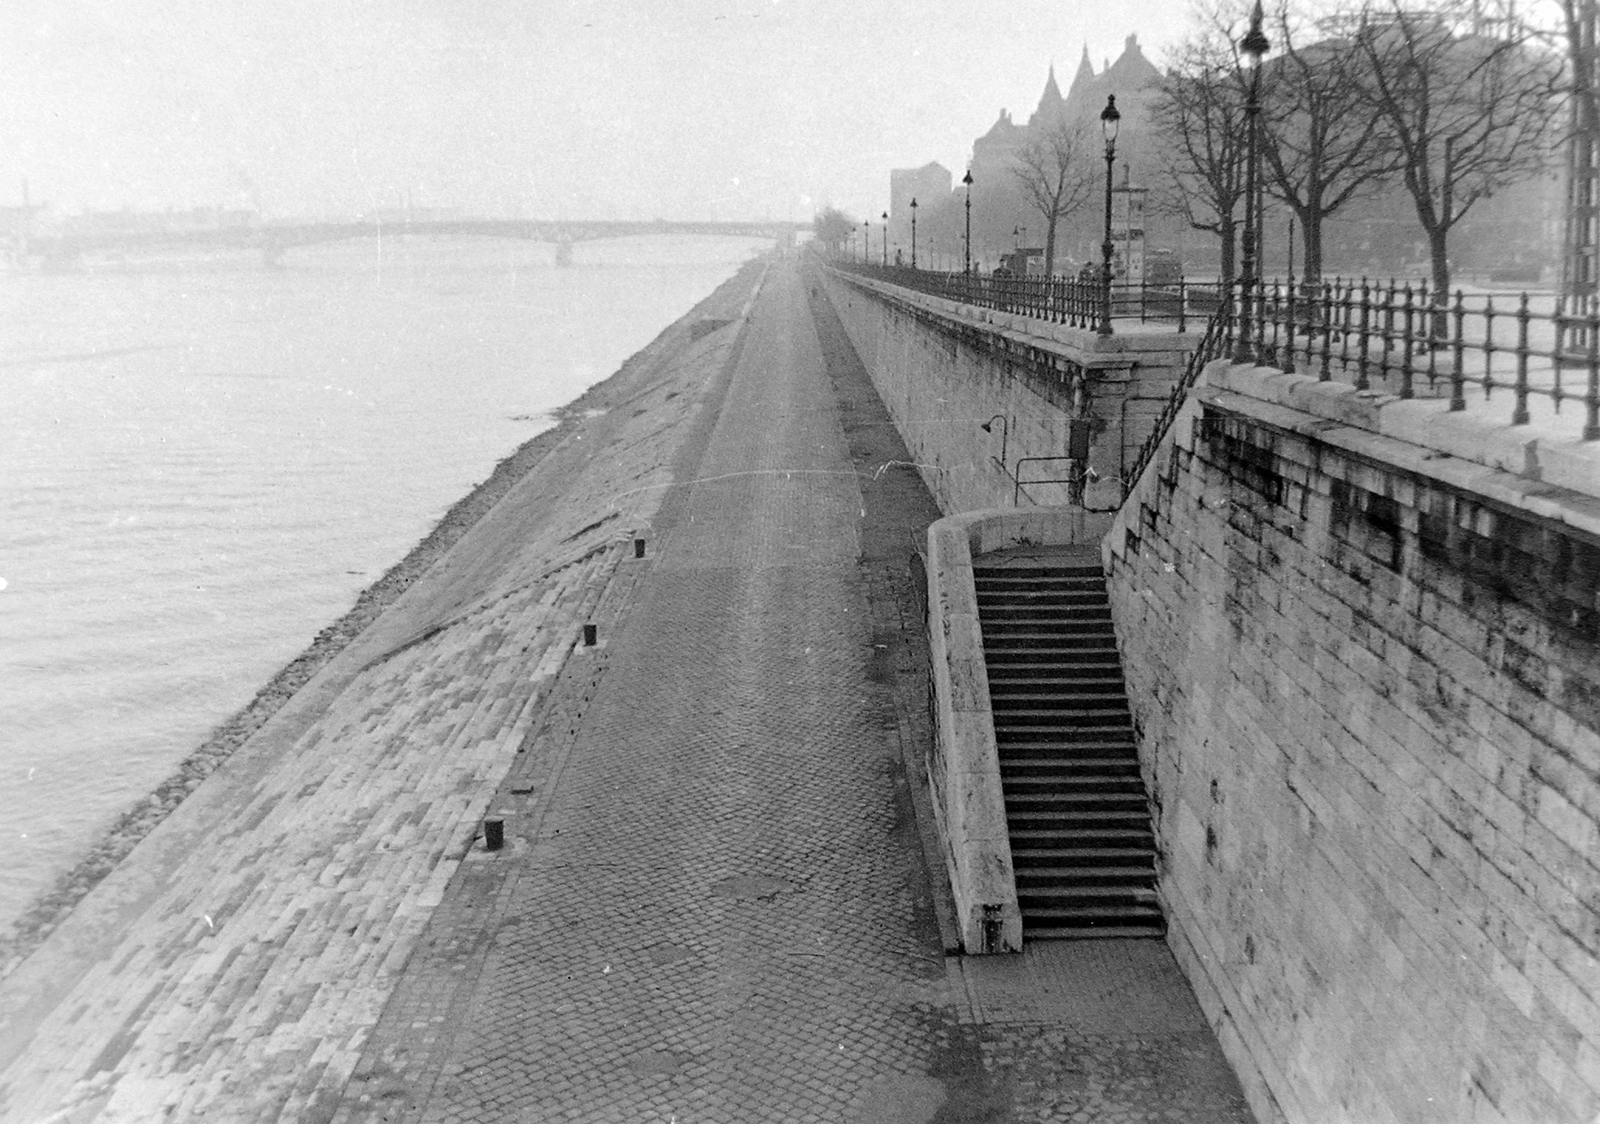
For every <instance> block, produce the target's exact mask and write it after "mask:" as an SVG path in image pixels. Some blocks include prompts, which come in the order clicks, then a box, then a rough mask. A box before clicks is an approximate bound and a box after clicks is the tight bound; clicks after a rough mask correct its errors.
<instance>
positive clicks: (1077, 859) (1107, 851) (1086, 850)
mask: <svg viewBox="0 0 1600 1124" xmlns="http://www.w3.org/2000/svg"><path fill="white" fill-rule="evenodd" d="M1155 859H1156V852H1155V850H1154V848H1151V847H1026V848H1019V847H1012V849H1011V861H1012V862H1013V863H1014V864H1019V865H1020V864H1023V863H1026V864H1027V865H1028V866H1030V867H1032V866H1035V865H1050V864H1052V863H1054V864H1061V865H1068V866H1071V865H1077V864H1088V865H1090V866H1117V865H1121V864H1126V865H1128V866H1133V867H1139V868H1142V867H1143V866H1145V865H1146V864H1148V865H1151V866H1154V864H1155Z"/></svg>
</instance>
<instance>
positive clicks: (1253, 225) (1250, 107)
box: [1233, 0, 1270, 363]
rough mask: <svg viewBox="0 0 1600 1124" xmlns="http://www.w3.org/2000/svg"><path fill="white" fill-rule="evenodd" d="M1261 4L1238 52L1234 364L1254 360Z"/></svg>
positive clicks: (1263, 37)
mask: <svg viewBox="0 0 1600 1124" xmlns="http://www.w3.org/2000/svg"><path fill="white" fill-rule="evenodd" d="M1261 20H1262V12H1261V0H1256V6H1255V10H1254V11H1252V12H1251V13H1250V30H1249V31H1247V32H1245V36H1244V38H1243V39H1241V40H1240V41H1239V49H1240V50H1242V51H1243V52H1244V53H1245V55H1246V56H1247V57H1248V58H1249V59H1250V92H1249V95H1248V96H1247V97H1246V99H1245V103H1244V117H1245V130H1246V145H1247V147H1246V149H1245V153H1246V155H1245V165H1244V261H1243V262H1242V263H1241V265H1240V277H1239V319H1238V336H1237V339H1236V342H1235V347H1234V353H1233V358H1234V362H1236V363H1249V362H1253V361H1254V359H1255V356H1254V349H1253V348H1252V347H1251V346H1250V297H1251V289H1252V288H1253V287H1254V286H1255V283H1256V276H1255V275H1256V268H1257V264H1258V263H1257V261H1256V257H1257V246H1256V242H1257V239H1258V237H1259V235H1258V233H1257V228H1258V227H1259V226H1260V225H1261V214H1260V211H1261V203H1260V200H1259V199H1257V198H1256V195H1257V188H1256V181H1257V180H1258V179H1259V178H1260V174H1261V172H1260V152H1259V149H1260V147H1261V146H1260V141H1259V136H1258V130H1259V128H1260V124H1259V118H1260V117H1261V98H1260V91H1261V59H1262V56H1264V55H1265V54H1266V53H1267V48H1268V46H1270V44H1268V42H1267V37H1266V35H1265V33H1263V32H1262V30H1261Z"/></svg>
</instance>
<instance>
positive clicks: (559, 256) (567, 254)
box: [556, 238, 572, 265]
mask: <svg viewBox="0 0 1600 1124" xmlns="http://www.w3.org/2000/svg"><path fill="white" fill-rule="evenodd" d="M556 264H557V265H571V264H572V240H571V239H570V238H563V239H561V240H560V241H559V242H557V243H556Z"/></svg>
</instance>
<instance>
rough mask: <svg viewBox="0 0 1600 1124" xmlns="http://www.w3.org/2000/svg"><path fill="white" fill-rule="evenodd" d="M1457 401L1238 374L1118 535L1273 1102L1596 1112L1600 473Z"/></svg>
mask: <svg viewBox="0 0 1600 1124" xmlns="http://www.w3.org/2000/svg"><path fill="white" fill-rule="evenodd" d="M1441 408H1442V404H1423V403H1399V402H1396V401H1395V400H1392V399H1384V398H1382V397H1381V396H1377V395H1371V394H1367V395H1360V394H1356V393H1355V392H1353V390H1351V389H1350V388H1342V389H1341V388H1333V387H1329V386H1328V385H1327V384H1322V385H1321V386H1319V385H1317V384H1315V383H1314V382H1313V381H1310V380H1304V379H1293V378H1288V377H1285V376H1281V375H1275V374H1274V373H1272V372H1266V371H1252V370H1247V369H1243V368H1232V367H1230V366H1229V365H1228V364H1226V363H1220V364H1214V365H1213V367H1212V368H1211V369H1208V372H1207V377H1206V379H1205V380H1204V382H1203V383H1202V385H1201V386H1200V387H1199V388H1197V390H1196V392H1195V394H1194V395H1192V396H1191V401H1190V403H1189V404H1188V405H1187V406H1186V407H1185V409H1184V411H1183V413H1182V414H1181V415H1180V417H1179V420H1178V423H1177V424H1176V425H1175V426H1174V429H1173V432H1172V435H1171V436H1170V437H1169V439H1168V441H1167V444H1166V446H1165V447H1164V448H1163V449H1162V450H1161V452H1160V454H1159V455H1158V456H1157V457H1156V458H1155V460H1154V462H1153V463H1152V464H1151V466H1150V469H1149V470H1148V472H1147V473H1146V475H1145V478H1144V479H1143V480H1142V481H1140V483H1139V486H1138V488H1137V490H1136V492H1135V494H1134V496H1133V497H1132V499H1131V500H1130V502H1129V504H1128V505H1127V506H1126V507H1125V508H1124V510H1123V511H1122V512H1121V513H1120V515H1119V516H1118V520H1117V524H1116V526H1115V527H1114V528H1113V529H1112V532H1111V533H1110V535H1109V536H1108V537H1107V541H1106V544H1105V554H1106V559H1107V569H1108V584H1109V588H1110V592H1111V598H1112V606H1113V612H1114V615H1115V618H1116V624H1117V633H1118V637H1119V642H1120V644H1121V646H1122V649H1123V652H1122V655H1123V665H1124V668H1125V669H1126V672H1127V677H1128V689H1129V696H1130V699H1131V702H1132V706H1133V710H1134V718H1135V723H1136V728H1137V731H1138V734H1139V737H1140V741H1141V756H1142V761H1143V766H1144V771H1145V774H1146V776H1145V779H1146V782H1147V784H1148V785H1149V786H1150V792H1151V795H1152V801H1153V804H1154V808H1155V812H1156V814H1157V832H1158V840H1159V843H1160V848H1161V883H1160V885H1161V893H1162V896H1163V899H1164V905H1165V908H1166V910H1167V914H1168V918H1169V922H1170V926H1171V930H1170V931H1171V937H1170V939H1171V941H1172V943H1173V946H1174V949H1175V951H1176V952H1177V954H1178V957H1179V960H1180V963H1182V964H1183V966H1184V969H1185V971H1186V972H1187V974H1188V975H1189V977H1190V980H1191V982H1192V983H1193V984H1194V986H1195V989H1196V992H1197V994H1198V995H1199V997H1200V1000H1201V1004H1202V1007H1203V1008H1204V1009H1205V1010H1206V1012H1207V1015H1208V1017H1209V1018H1210V1019H1211V1021H1212V1022H1213V1024H1214V1025H1215V1026H1216V1027H1217V1029H1218V1032H1219V1037H1220V1039H1221V1041H1222V1042H1223V1046H1224V1049H1225V1051H1226V1052H1227V1053H1228V1055H1229V1057H1230V1060H1231V1061H1232V1062H1233V1064H1234V1066H1235V1068H1236V1069H1237V1071H1238V1072H1239V1075H1240V1077H1241V1080H1242V1081H1243V1083H1244V1085H1245V1087H1246V1089H1247V1091H1248V1093H1249V1095H1250V1097H1251V1100H1252V1103H1253V1105H1254V1107H1255V1109H1256V1112H1257V1114H1258V1116H1259V1118H1260V1119H1261V1120H1262V1121H1263V1122H1266V1121H1271V1120H1277V1119H1285V1120H1289V1121H1307V1122H1320V1121H1327V1120H1352V1121H1356V1120H1359V1121H1408V1122H1409V1121H1441V1122H1445V1121H1449V1122H1455V1121H1468V1120H1471V1121H1502V1120H1503V1121H1572V1122H1575V1124H1576V1122H1583V1124H1589V1122H1590V1121H1592V1120H1593V1119H1595V1114H1596V1112H1597V1111H1600V960H1597V959H1596V951H1597V949H1600V649H1597V647H1596V642H1597V638H1600V501H1597V500H1596V498H1595V496H1594V494H1593V492H1594V485H1595V483H1596V482H1597V481H1600V473H1597V472H1596V471H1595V461H1594V460H1593V451H1592V450H1587V449H1586V448H1585V447H1583V446H1578V445H1573V444H1571V443H1569V444H1568V445H1566V446H1561V447H1559V448H1558V447H1556V446H1555V445H1552V444H1547V445H1546V446H1545V455H1544V456H1543V457H1542V458H1541V457H1536V458H1532V460H1531V461H1529V460H1528V459H1527V458H1524V457H1520V456H1518V455H1517V453H1518V450H1519V449H1526V448H1532V447H1534V445H1533V444H1531V442H1534V441H1535V440H1536V438H1537V435H1535V434H1531V433H1529V432H1528V431H1527V430H1526V429H1522V430H1519V431H1512V432H1511V433H1510V434H1506V433H1505V432H1504V427H1502V432H1501V433H1500V434H1499V435H1498V436H1492V435H1487V434H1483V435H1477V437H1476V438H1475V437H1474V435H1472V434H1470V433H1467V432H1466V431H1465V430H1460V432H1456V433H1455V435H1454V437H1453V438H1452V444H1451V445H1450V448H1451V449H1453V450H1454V451H1455V452H1456V453H1457V454H1460V453H1463V452H1467V451H1472V450H1477V451H1478V452H1479V456H1478V459H1479V460H1480V461H1481V462H1483V463H1472V462H1469V461H1467V460H1463V459H1461V457H1460V456H1459V455H1456V456H1452V455H1448V453H1447V452H1446V451H1444V450H1442V449H1441V444H1442V443H1441V442H1439V441H1437V440H1435V438H1438V437H1439V436H1440V435H1441V434H1442V433H1444V432H1445V431H1446V430H1447V429H1449V428H1450V427H1456V429H1460V427H1461V426H1462V425H1465V424H1466V423H1464V422H1462V421H1460V420H1459V416H1458V417H1457V418H1456V419H1451V418H1449V417H1448V416H1436V415H1439V411H1440V409H1441ZM1408 432H1409V433H1413V434H1418V435H1421V436H1419V438H1418V439H1417V440H1411V441H1408V440H1404V439H1402V435H1404V434H1405V433H1408ZM1491 436H1492V439H1491ZM1502 454H1503V455H1502ZM1541 460H1542V461H1543V464H1544V465H1545V466H1546V469H1547V470H1548V469H1549V468H1550V467H1551V466H1559V468H1560V477H1559V480H1558V482H1552V481H1551V479H1550V478H1549V477H1546V478H1545V479H1543V480H1541V479H1539V470H1538V465H1539V462H1540V461H1541ZM1585 464H1587V470H1586V471H1585V469H1584V466H1585ZM1524 466H1526V467H1527V468H1528V469H1529V471H1526V472H1521V473H1519V472H1518V471H1516V470H1517V469H1521V468H1524ZM1508 469H1509V471H1508ZM1585 481H1587V482H1588V484H1589V489H1588V492H1587V493H1586V492H1585V491H1580V490H1578V489H1577V488H1576V487H1575V486H1574V485H1580V484H1582V483H1583V482H1585Z"/></svg>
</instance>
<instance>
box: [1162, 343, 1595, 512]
mask: <svg viewBox="0 0 1600 1124" xmlns="http://www.w3.org/2000/svg"><path fill="white" fill-rule="evenodd" d="M1195 395H1196V397H1197V398H1198V399H1199V400H1200V401H1202V402H1207V403H1210V404H1213V405H1216V406H1219V407H1221V408H1223V409H1229V410H1232V411H1233V412H1235V413H1247V414H1250V415H1253V416H1257V417H1260V418H1261V419H1262V420H1264V421H1268V422H1271V423H1272V424H1275V425H1278V426H1279V427H1281V428H1283V429H1287V430H1290V431H1294V432H1300V433H1305V434H1307V435H1311V436H1315V437H1316V439H1317V440H1319V441H1323V442H1326V443H1327V444H1329V445H1332V446H1334V447H1335V448H1338V449H1342V450H1344V451H1346V452H1350V453H1355V454H1357V455H1361V456H1366V457H1370V458H1373V459H1376V460H1380V461H1382V462H1384V463H1386V464H1391V465H1394V466H1396V467H1399V468H1403V469H1405V470H1407V471H1410V472H1414V473H1416V474H1417V475H1419V476H1424V477H1427V478H1430V479H1433V480H1437V481H1439V482H1440V483H1443V484H1447V485H1451V486H1454V487H1457V488H1461V489H1463V490H1466V491H1471V492H1475V493H1477V494H1479V495H1482V496H1485V497H1488V498H1490V499H1494V500H1498V501H1499V502H1501V503H1504V504H1506V505H1508V506H1510V507H1512V508H1515V509H1517V510H1522V511H1528V512H1531V513H1533V514H1537V515H1542V516H1545V517H1546V518H1550V519H1555V520H1558V521H1560V522H1562V523H1566V524H1568V525H1570V526H1572V527H1575V528H1578V529H1580V530H1583V531H1586V532H1589V533H1590V534H1600V442H1585V441H1579V440H1576V439H1574V438H1572V437H1570V436H1566V437H1563V436H1560V435H1558V434H1555V433H1553V432H1552V431H1551V428H1550V427H1549V426H1547V425H1541V424H1540V419H1538V418H1535V420H1534V421H1533V422H1532V423H1530V424H1528V425H1520V426H1512V425H1510V424H1509V409H1506V410H1501V411H1497V412H1496V414H1494V415H1492V416H1485V415H1483V414H1481V413H1477V412H1475V411H1472V410H1467V411H1464V412H1463V411H1458V412H1451V411H1450V410H1449V407H1448V402H1446V401H1445V400H1443V399H1409V400H1407V399H1401V398H1397V397H1396V396H1394V395H1392V394H1383V393H1380V392H1376V391H1370V390H1367V391H1358V390H1356V389H1355V387H1354V386H1352V385H1350V384H1348V383H1339V382H1331V381H1330V382H1319V381H1318V380H1317V379H1315V378H1311V377H1309V376H1305V375H1286V374H1284V373H1283V372H1281V371H1278V370H1275V369H1273V368H1269V367H1251V366H1247V365H1235V364H1234V363H1232V361H1230V360H1227V359H1219V360H1215V361H1214V362H1212V363H1210V364H1208V365H1207V366H1206V368H1205V370H1204V371H1203V372H1202V373H1201V377H1200V379H1199V381H1198V383H1197V385H1196V387H1195ZM1159 459H1160V458H1159V457H1156V458H1152V466H1153V465H1154V463H1155V462H1156V461H1158V460H1159Z"/></svg>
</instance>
